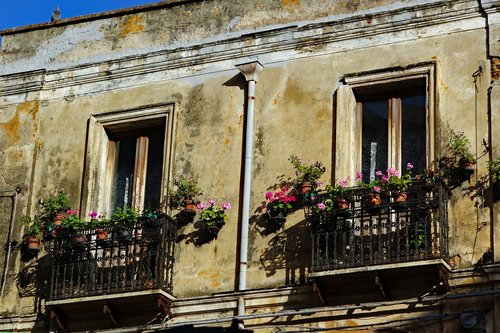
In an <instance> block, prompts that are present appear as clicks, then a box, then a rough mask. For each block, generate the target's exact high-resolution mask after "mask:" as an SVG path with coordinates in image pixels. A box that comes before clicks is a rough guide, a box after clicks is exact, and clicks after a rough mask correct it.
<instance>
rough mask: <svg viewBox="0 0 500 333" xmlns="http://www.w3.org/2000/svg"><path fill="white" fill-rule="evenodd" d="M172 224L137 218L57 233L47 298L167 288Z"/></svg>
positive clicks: (165, 219) (171, 259)
mask: <svg viewBox="0 0 500 333" xmlns="http://www.w3.org/2000/svg"><path fill="white" fill-rule="evenodd" d="M175 232H176V226H175V225H174V223H173V222H172V221H171V219H170V218H168V217H166V216H165V217H160V218H154V219H147V218H139V220H138V221H137V223H135V224H133V225H127V226H119V227H118V226H115V227H105V228H92V229H85V230H82V231H81V232H79V233H78V234H75V233H68V232H66V231H64V230H57V232H56V233H55V234H54V236H53V238H52V240H51V241H50V242H49V244H48V247H50V251H51V252H52V254H53V257H54V264H53V266H52V279H51V288H50V299H51V300H57V299H66V298H73V297H82V296H93V295H105V294H113V293H122V292H131V291H140V290H146V289H162V290H165V291H167V292H171V290H172V271H173V263H174V244H175Z"/></svg>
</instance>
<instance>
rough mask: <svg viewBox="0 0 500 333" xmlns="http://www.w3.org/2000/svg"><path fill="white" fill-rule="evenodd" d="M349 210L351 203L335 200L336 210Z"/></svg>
mask: <svg viewBox="0 0 500 333" xmlns="http://www.w3.org/2000/svg"><path fill="white" fill-rule="evenodd" d="M347 208H349V201H347V199H345V198H337V199H336V200H335V209H338V210H344V209H347Z"/></svg>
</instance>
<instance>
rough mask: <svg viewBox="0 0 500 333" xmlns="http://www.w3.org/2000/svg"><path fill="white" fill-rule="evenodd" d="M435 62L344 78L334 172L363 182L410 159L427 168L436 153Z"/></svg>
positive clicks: (338, 95)
mask: <svg viewBox="0 0 500 333" xmlns="http://www.w3.org/2000/svg"><path fill="white" fill-rule="evenodd" d="M433 79H434V66H433V65H432V64H431V65H428V66H422V67H415V68H410V69H405V70H395V71H390V72H387V73H376V74H370V73H368V74H357V75H353V76H346V77H345V78H344V81H345V84H343V85H342V86H340V87H339V88H338V89H337V92H336V96H335V97H336V112H335V117H336V119H335V120H336V128H335V137H334V142H335V151H334V156H335V166H336V167H335V171H334V172H335V174H334V177H336V178H337V179H340V178H344V177H346V176H351V177H354V175H355V172H356V171H359V170H361V171H362V172H363V176H364V178H365V180H367V181H368V180H370V179H373V178H374V177H375V171H377V170H382V171H385V170H386V169H387V168H388V167H394V168H396V169H398V170H401V169H402V168H403V167H404V166H405V165H406V163H407V162H411V163H412V164H413V165H414V166H415V169H416V170H423V169H424V168H425V167H426V166H427V165H429V164H430V162H431V161H432V160H433V157H434V148H433V147H434V140H433V123H434V122H433V117H434V113H433V95H432V94H431V93H430V92H432V91H434V83H433Z"/></svg>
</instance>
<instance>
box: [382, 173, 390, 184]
mask: <svg viewBox="0 0 500 333" xmlns="http://www.w3.org/2000/svg"><path fill="white" fill-rule="evenodd" d="M388 181H389V177H387V175H383V176H382V182H384V183H387V182H388Z"/></svg>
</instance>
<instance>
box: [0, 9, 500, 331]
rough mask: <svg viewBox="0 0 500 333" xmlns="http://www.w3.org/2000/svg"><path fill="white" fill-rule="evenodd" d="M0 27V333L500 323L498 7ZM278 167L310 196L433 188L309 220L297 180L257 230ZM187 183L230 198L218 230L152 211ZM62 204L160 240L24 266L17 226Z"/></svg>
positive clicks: (44, 248)
mask: <svg viewBox="0 0 500 333" xmlns="http://www.w3.org/2000/svg"><path fill="white" fill-rule="evenodd" d="M1 35H2V38H3V40H2V48H1V53H0V64H1V66H0V148H1V149H0V157H1V158H0V161H1V163H0V191H1V192H0V195H1V198H0V200H1V201H0V207H1V211H0V212H1V216H0V223H1V224H0V226H1V231H2V232H1V234H0V243H1V244H2V252H1V254H0V261H1V263H2V264H1V266H0V267H1V273H2V275H1V276H0V278H1V286H0V287H1V289H0V331H31V330H34V331H47V330H50V331H89V330H103V331H113V330H117V331H118V330H119V331H120V332H128V331H130V332H132V331H142V330H166V329H174V328H177V327H184V326H185V325H194V326H195V327H206V326H219V327H221V326H229V325H231V323H232V322H233V321H234V320H236V319H237V320H239V321H240V325H244V327H245V328H247V329H250V330H254V331H256V332H261V331H262V332H271V331H272V332H278V331H280V330H281V331H294V332H310V331H311V332H312V331H332V332H335V331H336V330H341V329H347V328H348V329H350V330H351V331H356V332H357V331H360V332H361V331H363V332H366V331H368V332H370V331H373V332H375V331H377V332H379V331H381V332H499V331H500V298H499V293H500V292H498V290H497V289H498V288H497V286H498V282H497V280H498V279H497V278H498V277H499V276H500V275H499V273H500V266H498V264H496V262H497V261H498V258H499V255H500V244H499V242H500V231H499V230H500V229H499V228H498V227H497V225H496V224H498V223H499V219H500V205H499V203H498V200H497V197H496V195H495V193H494V191H493V188H494V186H493V182H492V179H491V177H490V176H489V175H488V171H487V168H486V165H487V161H490V160H493V159H495V158H498V157H500V135H499V131H500V112H499V110H500V98H499V97H500V86H499V80H498V79H499V73H500V70H499V66H500V60H499V59H500V42H499V36H500V2H499V1H495V0H427V1H422V0H399V1H395V0H379V1H367V0H352V1H333V0H324V1H315V0H252V1H233V0H172V1H166V2H160V3H157V4H151V5H145V6H140V7H135V8H130V9H126V10H120V11H116V12H109V13H102V14H96V15H90V16H83V17H77V18H70V19H63V20H60V21H56V22H53V23H47V24H40V25H34V26H28V27H21V28H15V29H11V30H6V31H3V32H1ZM457 133H463V136H464V137H465V138H467V139H468V141H469V142H470V144H471V145H470V151H471V153H472V154H473V157H474V160H475V162H476V163H475V166H474V169H473V170H472V172H471V174H469V175H466V176H464V174H462V173H460V172H459V171H457V170H456V169H457V168H456V166H452V165H450V163H452V162H453V161H454V160H453V157H454V156H450V155H449V154H450V150H449V146H450V139H451V138H452V137H453V135H454V134H457ZM148 155H149V156H148ZM291 155H296V156H299V157H301V158H303V159H304V160H305V161H307V160H313V161H321V162H322V163H323V164H324V166H325V170H326V172H325V173H324V174H323V175H322V176H321V178H320V180H321V181H322V182H326V183H328V182H330V181H333V182H335V181H338V180H341V179H345V178H346V177H350V178H351V179H352V180H354V179H355V178H356V173H357V172H358V171H362V172H363V174H364V177H365V178H367V179H373V178H374V177H376V176H375V171H376V170H378V169H382V170H384V171H385V169H386V168H387V167H394V168H396V169H398V170H401V169H404V167H405V165H406V163H407V162H411V163H412V164H413V165H414V170H415V171H414V174H413V176H415V175H416V174H417V173H418V172H421V171H423V170H424V169H426V168H430V167H434V169H435V170H436V171H438V170H439V172H440V174H441V176H440V177H439V180H436V182H435V183H434V184H433V188H432V189H431V190H428V191H426V190H425V189H424V188H423V186H421V187H419V185H418V184H420V183H419V182H418V180H416V179H414V181H413V183H414V184H413V185H412V188H413V190H412V191H414V192H411V194H410V198H409V199H408V200H409V201H408V203H407V204H401V205H399V204H396V201H395V199H392V198H390V197H387V198H386V201H385V203H383V204H382V206H383V207H382V208H376V209H371V210H370V209H365V207H366V203H364V199H363V197H362V195H363V194H365V193H364V192H363V191H362V190H361V189H357V190H356V189H353V192H351V197H350V199H351V202H350V203H349V208H347V209H344V210H342V212H341V210H340V209H333V210H332V211H330V212H329V213H328V214H326V212H324V211H318V208H317V207H318V205H317V202H315V201H314V200H316V199H314V198H313V199H311V197H310V196H308V195H307V194H305V195H301V194H299V193H298V192H299V191H298V190H297V198H298V199H297V201H296V202H294V203H293V212H292V213H291V214H290V215H288V216H287V217H286V222H284V224H283V225H278V226H277V227H273V226H272V225H271V224H272V223H273V222H274V220H272V219H269V218H267V215H266V213H265V211H263V210H262V208H261V206H262V201H264V200H265V194H266V192H268V191H269V189H270V188H272V187H273V186H274V185H279V184H281V183H283V182H287V181H288V180H290V179H292V178H293V177H295V172H294V169H293V167H292V165H291V163H290V161H289V158H290V156H291ZM145 156H147V157H145ZM448 162H449V163H448ZM447 163H448V164H447ZM127 172H128V173H129V174H130V173H132V174H133V177H132V178H131V179H128V178H127V177H124V178H123V179H122V180H120V179H121V178H120V175H121V174H127ZM191 172H193V173H195V174H198V175H199V179H198V180H199V185H200V187H201V189H202V192H203V194H202V195H199V196H198V197H197V199H199V200H207V199H210V198H214V199H216V201H217V203H220V202H222V201H227V202H230V203H231V205H232V209H231V210H228V211H227V215H228V219H227V220H226V223H225V225H224V226H223V228H221V229H220V230H219V231H218V233H217V234H216V235H215V236H213V235H208V236H207V235H206V230H205V229H203V228H202V227H200V221H199V216H200V212H199V211H198V213H197V215H196V216H194V217H193V216H187V215H186V214H183V213H182V212H180V211H179V210H178V209H175V208H172V207H169V206H168V205H166V204H165V203H167V202H169V197H170V196H171V194H172V190H174V189H175V187H174V188H172V186H171V185H172V184H173V182H174V179H175V178H176V177H177V176H178V175H180V174H181V175H187V174H189V173H191ZM436 179H438V178H436ZM129 181H130V182H134V183H133V184H132V183H129ZM138 189H141V190H138ZM60 191H64V192H65V193H67V195H68V197H69V201H70V205H71V207H72V208H79V211H80V212H79V214H80V216H81V217H82V218H87V216H88V215H89V214H90V213H91V212H93V211H95V212H98V213H99V214H102V215H106V216H110V215H111V214H112V210H113V208H114V207H120V206H122V204H123V203H125V205H132V206H135V207H136V208H138V210H141V209H142V208H145V207H147V206H151V207H152V206H156V207H161V209H162V210H163V212H164V213H166V215H167V216H168V217H166V218H164V222H163V224H162V225H161V226H160V227H156V228H157V231H158V230H159V231H158V232H159V234H160V235H161V237H160V238H161V239H159V240H158V239H156V240H155V241H148V242H144V241H143V239H144V238H145V235H146V229H145V225H144V224H143V225H140V226H138V225H136V226H135V227H134V228H135V229H134V230H133V234H134V237H135V238H133V240H131V241H128V242H119V241H117V240H115V239H110V240H109V241H108V243H99V242H98V241H97V238H96V236H95V235H94V234H92V235H90V234H88V236H87V240H88V241H89V244H87V245H86V246H85V247H84V248H81V249H75V248H69V247H58V245H57V244H58V243H57V242H58V241H57V240H54V238H52V239H51V240H49V239H48V237H46V240H45V241H44V242H42V245H41V250H40V251H39V252H37V253H35V254H34V255H30V256H28V257H26V256H25V255H24V254H23V249H24V247H23V246H22V244H23V237H22V236H23V234H24V229H23V226H22V224H21V222H20V221H21V217H22V216H23V215H30V216H34V215H35V214H37V212H39V210H40V200H43V199H44V198H47V197H49V196H51V195H54V194H56V193H59V192H60ZM292 192H293V191H292ZM294 193H295V192H294ZM321 195H322V194H321V193H318V194H317V196H318V197H321ZM310 200H313V201H314V202H313V203H312V204H311V202H310ZM320 210H321V209H320ZM87 219H88V218H87ZM191 220H192V221H191ZM415 221H420V222H415ZM422 221H423V222H422ZM413 223H417V224H413ZM418 223H421V225H423V227H422V228H423V229H419V225H420V224H418ZM419 230H424V231H419ZM419 237H422V239H423V240H420V238H419ZM497 240H498V241H499V242H497ZM418 242H421V243H418ZM420 245H421V246H420ZM420 249H421V251H419V250H420ZM29 254H30V253H29ZM31 254H33V253H31ZM132 264H133V265H134V266H133V267H134V269H135V270H134V271H133V272H132V273H130V272H129V271H127V269H129V268H130V267H131V265H132ZM141 265H142V266H141ZM91 266H92V267H91ZM138 267H143V270H141V268H138ZM122 268H123V272H122V273H116V272H120V269H122ZM144 272H147V273H148V274H150V275H151V276H152V277H150V278H151V279H152V280H151V281H153V282H151V283H153V284H149V283H150V280H148V279H147V278H144V277H143V276H142V275H141V274H143V273H144ZM115 273H116V275H114V274H115ZM106 279H108V280H106ZM82 281H83V282H82ZM138 281H139V282H138ZM122 282H123V284H124V285H125V284H126V287H124V288H120V287H119V286H121V283H122ZM127 283H128V284H127ZM96 285H99V286H101V287H100V289H99V288H97V287H96ZM104 285H106V287H105V288H104V287H102V286H104ZM92 288H94V289H92ZM96 290H97V292H96Z"/></svg>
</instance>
